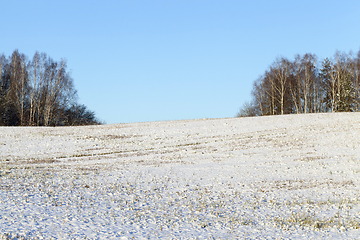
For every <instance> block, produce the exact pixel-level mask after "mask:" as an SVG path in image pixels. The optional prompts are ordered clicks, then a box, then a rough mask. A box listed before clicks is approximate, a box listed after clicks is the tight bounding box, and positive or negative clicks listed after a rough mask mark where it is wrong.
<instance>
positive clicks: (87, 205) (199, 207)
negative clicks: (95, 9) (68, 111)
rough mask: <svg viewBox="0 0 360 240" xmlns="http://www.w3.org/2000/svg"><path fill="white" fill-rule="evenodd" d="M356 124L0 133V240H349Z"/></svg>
mask: <svg viewBox="0 0 360 240" xmlns="http://www.w3.org/2000/svg"><path fill="white" fill-rule="evenodd" d="M358 146H360V114H358V113H341V114H309V115H287V116H272V117H257V118H243V119H209V120H188V121H171V122H153V123H133V124H118V125H104V126H88V127H73V128H71V127H64V128H20V127H15V128H0V166H1V169H0V239H104V238H109V239H119V238H122V239H132V238H135V239H138V238H145V239H158V238H160V239H180V238H182V239H233V238H239V239H244V238H247V239H287V238H290V239H330V238H331V239H358V238H360V230H359V228H360V225H359V223H360V215H359V212H360V211H359V210H360V193H359V183H360V182H359V180H360V148H359V147H358Z"/></svg>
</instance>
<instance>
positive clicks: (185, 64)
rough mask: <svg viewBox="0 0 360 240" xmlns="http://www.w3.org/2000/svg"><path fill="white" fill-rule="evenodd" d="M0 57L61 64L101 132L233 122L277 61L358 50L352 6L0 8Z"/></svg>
mask: <svg viewBox="0 0 360 240" xmlns="http://www.w3.org/2000/svg"><path fill="white" fill-rule="evenodd" d="M0 8H1V13H0V18H1V20H2V21H1V28H0V29H1V30H0V53H4V54H5V55H6V56H9V55H11V53H12V52H13V51H14V50H15V49H18V50H19V52H21V53H24V54H25V55H27V56H28V57H29V58H32V57H33V55H34V53H35V51H39V52H45V53H47V54H48V56H50V57H52V58H53V59H54V60H60V59H61V58H66V59H67V61H68V69H71V71H72V77H73V78H74V81H75V88H76V89H77V90H78V96H79V102H80V103H83V104H85V105H86V106H87V107H88V108H89V109H90V110H93V111H95V113H96V114H97V116H98V117H99V118H100V119H101V120H104V121H106V122H107V123H123V122H140V121H141V122H142V121H158V120H176V119H197V118H223V117H233V116H235V115H236V113H237V112H238V110H239V108H240V107H241V106H242V104H243V103H244V102H245V101H249V100H250V99H251V97H250V93H251V88H252V83H253V81H254V80H256V79H257V78H258V77H259V76H260V75H262V74H263V73H264V71H265V70H266V69H267V68H268V66H269V65H270V64H271V63H272V62H273V61H274V60H275V59H276V58H277V57H279V56H284V57H288V58H290V59H293V57H294V55H295V54H304V53H314V54H316V55H317V56H318V57H319V58H320V59H322V58H325V57H332V56H333V55H334V53H335V51H336V50H339V51H343V52H349V51H350V50H352V51H354V52H357V51H359V49H360V1H357V0H354V1H346V0H341V1H331V0H324V1H316V0H311V1H308V0H301V1H290V0H284V1H276V0H271V1H270V0H265V1H256V0H254V1H241V0H233V1H230V0H216V1H213V0H164V1H158V0H143V1H138V0H124V1H121V0H114V1H107V0H101V1H100V0H97V1H91V0H61V1H60V0H51V1H49V0H44V1H36V0H32V1H28V0H26V1H20V0H14V1H3V0H0Z"/></svg>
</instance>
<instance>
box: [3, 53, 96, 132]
mask: <svg viewBox="0 0 360 240" xmlns="http://www.w3.org/2000/svg"><path fill="white" fill-rule="evenodd" d="M0 73H1V74H0V126H72V125H89V124H99V121H98V120H97V118H96V116H95V113H94V112H93V111H90V110H88V109H87V108H86V106H85V105H82V104H79V103H78V102H77V93H76V90H75V88H74V83H73V79H72V77H71V75H70V72H69V71H68V70H67V63H66V60H64V59H61V60H60V61H54V60H53V59H52V58H51V57H48V56H47V54H46V53H39V52H36V53H35V54H34V56H33V58H32V59H28V57H27V56H26V55H24V54H22V53H19V51H18V50H15V51H14V52H13V53H12V55H11V56H9V57H5V56H4V54H2V55H0Z"/></svg>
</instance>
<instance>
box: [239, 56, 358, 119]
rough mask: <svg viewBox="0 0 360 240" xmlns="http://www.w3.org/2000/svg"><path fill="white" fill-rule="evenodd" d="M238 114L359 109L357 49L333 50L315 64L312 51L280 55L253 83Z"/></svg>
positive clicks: (253, 114)
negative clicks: (291, 55)
mask: <svg viewBox="0 0 360 240" xmlns="http://www.w3.org/2000/svg"><path fill="white" fill-rule="evenodd" d="M251 97H252V99H251V101H250V102H247V103H245V104H244V105H243V106H242V108H241V109H240V111H239V113H238V116H239V117H245V116H264V115H281V114H293V113H320V112H357V111H360V51H359V52H358V53H357V54H355V55H354V54H353V53H340V52H336V53H335V54H334V57H333V58H332V59H329V58H325V59H324V60H322V61H321V64H320V66H319V61H318V58H317V56H316V55H315V54H310V53H307V54H304V55H302V56H301V55H296V56H295V58H294V59H293V60H289V59H287V58H284V57H281V58H278V59H276V60H275V61H274V62H273V63H272V64H271V65H270V66H269V68H268V69H267V70H266V71H265V72H264V74H263V75H261V76H260V77H259V78H258V79H257V80H256V81H254V83H253V88H252V92H251Z"/></svg>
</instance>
